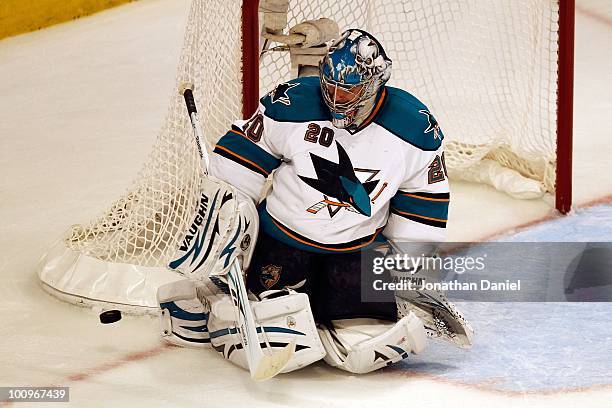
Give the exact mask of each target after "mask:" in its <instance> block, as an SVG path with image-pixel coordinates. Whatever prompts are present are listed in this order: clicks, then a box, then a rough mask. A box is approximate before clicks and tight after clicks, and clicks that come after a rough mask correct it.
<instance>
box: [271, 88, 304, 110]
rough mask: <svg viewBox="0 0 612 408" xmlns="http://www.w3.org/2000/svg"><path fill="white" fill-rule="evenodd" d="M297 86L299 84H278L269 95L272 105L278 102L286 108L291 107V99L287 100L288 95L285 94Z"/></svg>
mask: <svg viewBox="0 0 612 408" xmlns="http://www.w3.org/2000/svg"><path fill="white" fill-rule="evenodd" d="M298 85H299V83H295V84H278V85H277V86H276V88H274V90H273V91H272V92H270V93H269V95H270V99H271V100H272V103H276V102H280V103H282V104H283V105H287V106H289V105H291V99H289V95H288V94H287V92H288V91H289V90H290V89H291V88H295V87H296V86H298Z"/></svg>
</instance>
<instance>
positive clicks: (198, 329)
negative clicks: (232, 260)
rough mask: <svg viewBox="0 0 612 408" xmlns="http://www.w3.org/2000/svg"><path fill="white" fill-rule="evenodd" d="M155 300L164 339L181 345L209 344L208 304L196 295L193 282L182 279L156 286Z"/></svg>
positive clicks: (206, 346)
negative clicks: (159, 310) (157, 304)
mask: <svg viewBox="0 0 612 408" xmlns="http://www.w3.org/2000/svg"><path fill="white" fill-rule="evenodd" d="M157 301H158V302H159V307H160V309H161V315H160V325H161V334H162V338H163V339H164V340H165V341H167V342H168V343H171V344H175V345H177V346H184V347H196V348H209V347H210V336H209V335H208V316H209V307H208V305H207V304H203V303H202V302H201V301H200V300H199V299H198V297H197V294H196V286H195V284H194V282H192V281H190V280H187V279H186V280H180V281H177V282H171V283H168V284H166V285H163V286H160V287H159V288H158V290H157Z"/></svg>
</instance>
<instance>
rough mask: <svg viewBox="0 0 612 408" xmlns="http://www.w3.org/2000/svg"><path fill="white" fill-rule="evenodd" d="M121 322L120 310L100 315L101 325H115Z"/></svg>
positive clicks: (108, 311)
mask: <svg viewBox="0 0 612 408" xmlns="http://www.w3.org/2000/svg"><path fill="white" fill-rule="evenodd" d="M119 320H121V311H120V310H107V311H106V312H102V313H100V323H102V324H109V323H115V322H117V321H119Z"/></svg>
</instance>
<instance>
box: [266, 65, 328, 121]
mask: <svg viewBox="0 0 612 408" xmlns="http://www.w3.org/2000/svg"><path fill="white" fill-rule="evenodd" d="M260 102H261V104H262V105H263V106H264V107H265V108H266V111H265V113H264V114H265V115H266V116H268V117H269V118H271V119H273V120H275V121H277V122H310V121H320V120H330V119H331V115H330V113H329V110H328V109H327V106H325V102H323V96H322V95H321V87H320V82H319V77H318V76H309V77H301V78H296V79H292V80H290V81H288V82H284V83H282V84H279V85H278V86H277V87H276V88H274V89H273V90H272V91H270V92H269V93H267V94H266V95H265V96H264V97H263V98H261V99H260Z"/></svg>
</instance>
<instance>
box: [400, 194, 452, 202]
mask: <svg viewBox="0 0 612 408" xmlns="http://www.w3.org/2000/svg"><path fill="white" fill-rule="evenodd" d="M402 195H403V196H406V197H412V198H417V199H419V200H426V201H438V202H441V203H448V202H449V201H450V198H429V197H419V196H417V195H414V194H410V193H402Z"/></svg>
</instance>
